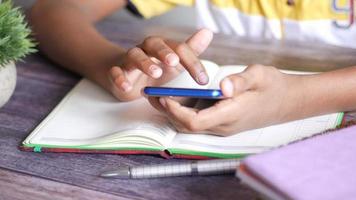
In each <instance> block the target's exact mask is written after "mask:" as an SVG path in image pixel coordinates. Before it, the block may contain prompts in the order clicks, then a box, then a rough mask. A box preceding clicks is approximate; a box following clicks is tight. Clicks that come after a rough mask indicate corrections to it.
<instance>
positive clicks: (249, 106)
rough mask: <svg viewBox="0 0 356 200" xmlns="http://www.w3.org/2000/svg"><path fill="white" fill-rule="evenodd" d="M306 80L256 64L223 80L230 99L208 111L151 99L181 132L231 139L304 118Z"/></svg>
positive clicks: (164, 99)
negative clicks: (304, 81)
mask: <svg viewBox="0 0 356 200" xmlns="http://www.w3.org/2000/svg"><path fill="white" fill-rule="evenodd" d="M303 78H304V76H297V75H287V74H284V73H281V72H280V71H279V70H278V69H276V68H274V67H269V66H262V65H253V66H249V67H247V69H246V70H245V71H244V72H242V73H239V74H233V75H230V76H228V77H226V78H225V79H224V80H222V81H221V83H220V87H221V89H222V91H223V94H224V96H226V97H228V98H226V99H223V100H220V101H218V102H216V103H215V104H214V105H213V106H211V107H208V108H206V109H202V110H198V109H195V108H191V107H186V106H184V105H182V104H181V103H179V102H178V101H177V100H174V99H173V98H169V97H161V98H157V97H149V98H148V99H149V101H150V103H151V104H152V105H153V106H154V107H155V108H156V109H158V110H160V111H162V112H163V113H165V114H166V115H167V116H168V118H169V120H170V122H171V123H172V124H173V125H174V126H175V127H176V128H177V130H178V131H180V132H185V133H210V134H215V135H222V136H227V135H231V134H234V133H238V132H241V131H245V130H249V129H254V128H261V127H265V126H269V125H272V124H276V123H282V122H286V121H290V120H295V119H298V118H301V117H303V116H304V113H303V110H302V109H301V108H303V99H304V95H303V90H302V87H301V85H302V84H303V80H304V79H303Z"/></svg>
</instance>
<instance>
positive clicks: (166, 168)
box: [130, 159, 239, 178]
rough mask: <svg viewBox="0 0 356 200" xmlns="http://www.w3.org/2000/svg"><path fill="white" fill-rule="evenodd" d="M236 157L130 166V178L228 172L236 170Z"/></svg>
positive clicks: (237, 163) (237, 161) (237, 162)
mask: <svg viewBox="0 0 356 200" xmlns="http://www.w3.org/2000/svg"><path fill="white" fill-rule="evenodd" d="M238 165H239V160H238V159H219V160H204V161H192V162H188V163H171V164H157V165H146V166H138V167H130V178H159V177H172V176H189V175H213V174H230V173H234V172H235V171H236V168H237V166H238Z"/></svg>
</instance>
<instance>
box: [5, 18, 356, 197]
mask: <svg viewBox="0 0 356 200" xmlns="http://www.w3.org/2000/svg"><path fill="white" fill-rule="evenodd" d="M98 29H99V30H100V31H101V32H102V33H103V34H104V35H106V36H107V37H108V38H109V39H110V40H112V41H115V42H117V43H119V44H120V45H123V46H124V47H127V48H129V47H132V46H134V45H135V44H136V43H137V42H139V41H141V40H142V38H143V37H144V36H147V35H165V36H167V37H170V38H174V39H179V40H182V39H184V38H186V37H187V36H188V35H189V34H191V33H192V30H185V29H174V28H163V27H145V26H144V25H143V23H131V24H120V23H119V22H118V21H117V20H114V19H110V18H109V19H107V20H105V21H103V22H102V23H100V24H98ZM355 55H356V50H350V49H344V48H337V47H332V46H324V45H317V44H307V45H302V44H296V43H288V42H270V41H250V40H247V39H244V38H230V37H226V36H220V35H217V36H216V38H215V40H214V42H213V44H212V45H211V47H210V48H209V50H208V51H207V52H206V53H204V54H203V56H202V57H203V58H206V59H209V60H212V61H215V62H217V63H219V64H252V63H261V64H267V65H274V66H277V67H280V68H290V69H303V70H305V69H308V70H330V69H336V68H340V67H345V66H351V65H356V56H355ZM17 69H18V84H17V87H16V91H15V94H14V95H13V97H12V98H11V100H10V102H9V103H8V104H7V105H6V106H5V107H4V108H2V109H0V167H1V168H2V169H7V170H11V172H9V171H6V170H5V171H0V176H5V178H1V179H0V186H1V187H0V199H2V197H1V196H2V195H3V194H5V191H10V190H14V187H15V185H19V187H25V188H26V192H27V193H26V194H28V195H30V193H33V192H34V191H30V185H29V184H24V183H23V182H21V179H23V178H24V177H25V179H26V180H28V181H32V182H38V181H37V180H40V182H41V184H39V185H38V186H36V187H34V188H33V190H37V189H38V187H45V185H46V184H49V185H50V186H49V188H47V189H48V192H49V193H53V195H56V193H55V191H54V190H52V189H51V187H53V188H54V187H58V188H59V190H60V191H65V190H68V191H69V192H70V191H77V192H78V194H80V195H81V194H83V197H84V192H83V191H88V190H89V191H90V190H92V192H93V194H94V193H97V194H99V195H108V196H107V197H108V198H111V197H121V198H127V199H170V200H174V199H255V198H256V197H257V196H258V195H257V194H256V193H255V192H253V191H252V190H251V189H249V188H248V187H246V186H244V185H242V184H241V183H240V182H239V180H238V179H236V178H234V177H233V176H209V177H176V178H164V179H151V180H118V179H104V178H100V177H98V174H99V173H100V172H103V171H105V170H108V169H112V168H115V167H117V166H127V165H137V164H149V163H162V162H182V160H166V159H164V158H161V157H157V156H148V155H129V156H121V155H96V154H65V153H31V152H21V151H19V150H18V146H19V145H20V143H21V142H22V140H23V139H24V138H25V137H26V136H27V135H28V134H29V133H30V132H31V130H33V129H34V128H35V126H36V125H38V124H39V123H40V122H41V120H42V119H44V118H45V117H46V115H47V114H48V113H49V112H50V111H51V110H52V109H53V108H54V106H55V105H56V104H58V102H59V101H60V100H61V99H62V98H63V97H64V96H65V94H66V93H67V92H68V91H69V90H70V89H71V88H72V87H73V86H74V85H75V83H77V82H78V80H79V78H80V77H78V76H76V75H74V74H72V73H71V72H68V71H66V70H64V69H61V68H59V67H58V66H56V65H55V64H54V63H51V62H50V61H48V60H47V59H45V58H44V57H43V56H42V55H40V54H36V55H31V56H29V57H27V58H26V59H25V61H24V62H22V63H18V64H17ZM24 174H26V175H24ZM10 179H11V180H12V179H14V181H12V182H11V181H9V180H10ZM42 183H43V184H42ZM6 188H7V189H6ZM67 188H68V189H67ZM21 192H23V191H17V192H16V191H15V192H14V194H13V195H14V198H12V199H16V198H18V199H20V198H21V197H23V196H21V195H22V194H21V195H20V194H19V193H21ZM82 192H83V193H82ZM10 196H11V195H10ZM105 197H106V196H103V199H106V198H105ZM81 199H84V198H81Z"/></svg>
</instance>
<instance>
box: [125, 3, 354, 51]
mask: <svg viewBox="0 0 356 200" xmlns="http://www.w3.org/2000/svg"><path fill="white" fill-rule="evenodd" d="M355 1H356V0H355ZM178 5H185V6H194V7H195V8H196V11H197V16H198V18H197V26H198V27H199V28H202V27H205V28H209V29H211V30H213V31H214V32H222V33H225V34H234V35H238V36H245V37H259V38H265V39H277V40H282V39H283V40H294V41H303V42H322V43H327V44H332V45H338V46H343V47H350V48H356V23H355V22H354V21H355V13H354V11H355V3H354V0H130V1H129V6H128V8H129V9H130V10H131V11H132V12H134V13H135V14H138V15H140V16H142V17H144V18H150V17H153V16H156V15H160V14H162V13H164V12H167V11H169V10H170V9H172V8H174V7H176V6H178Z"/></svg>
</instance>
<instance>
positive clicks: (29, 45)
mask: <svg viewBox="0 0 356 200" xmlns="http://www.w3.org/2000/svg"><path fill="white" fill-rule="evenodd" d="M30 35H31V30H30V29H29V28H28V25H27V23H26V22H25V18H24V15H23V14H22V13H21V11H20V9H19V8H14V7H13V5H12V3H11V1H4V2H2V3H1V1H0V66H3V65H6V64H8V63H9V62H11V61H18V60H21V59H22V58H23V57H25V56H26V55H27V54H29V53H32V52H35V51H36V49H35V43H34V42H33V40H32V39H30Z"/></svg>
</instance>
